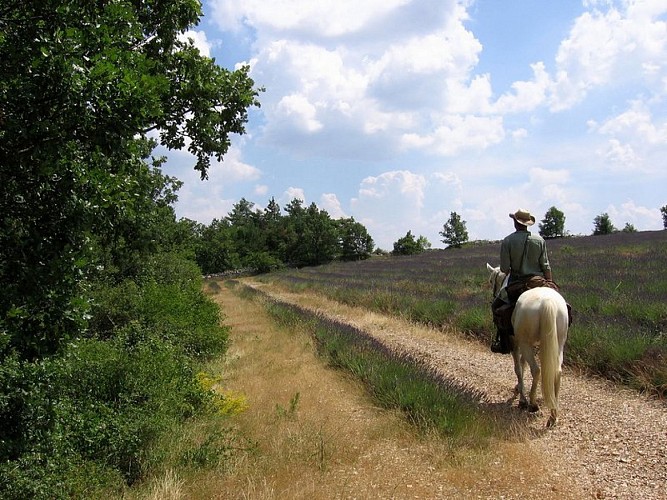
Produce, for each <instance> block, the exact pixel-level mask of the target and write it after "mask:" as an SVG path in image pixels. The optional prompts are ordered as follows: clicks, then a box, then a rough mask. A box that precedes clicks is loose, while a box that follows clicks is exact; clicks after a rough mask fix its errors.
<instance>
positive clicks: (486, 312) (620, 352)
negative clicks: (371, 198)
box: [263, 231, 667, 396]
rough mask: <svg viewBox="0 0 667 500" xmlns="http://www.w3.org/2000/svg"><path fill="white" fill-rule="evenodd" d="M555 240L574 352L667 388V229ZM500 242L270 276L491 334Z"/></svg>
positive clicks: (644, 386) (572, 358) (592, 363)
mask: <svg viewBox="0 0 667 500" xmlns="http://www.w3.org/2000/svg"><path fill="white" fill-rule="evenodd" d="M548 246H549V254H550V260H551V264H552V267H553V270H554V279H555V280H556V282H557V283H558V284H559V285H560V287H561V292H562V293H563V295H564V296H565V298H566V300H567V301H568V302H569V303H570V304H571V305H572V306H573V309H574V314H575V322H574V324H573V325H572V328H571V330H570V338H569V340H568V345H567V352H566V358H567V360H566V361H567V362H568V363H570V364H574V365H577V366H579V367H581V368H584V369H586V370H588V371H590V372H593V373H596V374H601V375H604V376H606V377H609V378H614V379H621V380H623V381H624V382H626V383H629V384H630V385H632V386H635V387H637V388H639V389H641V390H648V391H651V392H653V393H656V394H659V395H662V396H664V395H665V394H667V362H666V361H667V360H666V358H667V231H649V232H639V233H616V234H611V235H605V236H587V237H572V238H562V239H556V240H550V241H549V242H548ZM499 249H500V243H489V244H482V245H478V246H469V247H467V248H463V249H448V250H432V251H428V252H425V253H423V254H419V255H415V256H407V257H374V258H372V259H369V260H366V261H361V262H348V263H342V262H338V263H332V264H328V265H325V266H319V267H313V268H303V269H298V270H295V269H293V270H288V271H283V272H279V273H273V274H270V275H266V276H265V277H264V278H263V279H265V280H270V281H274V282H276V283H280V284H282V285H284V286H287V287H289V288H291V289H297V290H298V289H306V288H310V289H314V290H317V291H318V292H321V293H324V294H326V295H328V296H330V297H332V298H334V299H336V300H338V301H341V302H345V303H349V304H354V305H361V306H364V307H367V308H370V309H373V310H378V311H381V312H384V313H389V314H396V315H401V316H403V317H406V318H409V319H412V320H415V321H419V322H422V323H425V324H429V325H432V326H435V327H437V328H447V327H454V328H457V329H459V330H462V331H464V332H466V333H468V334H470V335H471V336H474V337H477V338H480V339H482V340H483V341H487V340H488V339H489V338H490V336H491V333H492V329H493V328H492V322H491V314H490V302H491V291H490V289H489V287H488V285H487V277H488V274H487V271H486V263H487V262H488V263H490V264H492V265H496V264H497V263H498V259H499V257H498V254H499Z"/></svg>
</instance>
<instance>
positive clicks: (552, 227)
mask: <svg viewBox="0 0 667 500" xmlns="http://www.w3.org/2000/svg"><path fill="white" fill-rule="evenodd" d="M538 226H539V230H540V235H541V236H542V237H543V238H562V237H563V236H565V214H564V213H563V212H561V211H560V210H558V209H557V208H556V207H551V208H550V209H549V210H547V212H546V214H544V219H542V221H541V222H540V223H539V224H538Z"/></svg>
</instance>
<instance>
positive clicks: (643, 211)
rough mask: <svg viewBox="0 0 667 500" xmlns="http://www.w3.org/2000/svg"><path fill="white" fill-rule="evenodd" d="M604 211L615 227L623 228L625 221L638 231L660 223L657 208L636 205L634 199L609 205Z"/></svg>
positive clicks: (660, 217) (659, 214)
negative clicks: (619, 204)
mask: <svg viewBox="0 0 667 500" xmlns="http://www.w3.org/2000/svg"><path fill="white" fill-rule="evenodd" d="M606 212H607V213H608V214H609V218H610V219H611V221H612V223H613V224H614V226H615V227H616V228H617V229H623V228H624V227H625V224H626V223H629V224H632V225H633V226H634V227H635V229H637V230H638V231H645V230H649V229H655V228H659V227H661V225H662V214H661V212H660V209H659V208H649V207H644V206H641V205H637V204H636V203H635V202H634V200H628V201H626V202H624V203H621V206H620V207H616V206H615V205H610V206H609V207H608V208H607V210H606Z"/></svg>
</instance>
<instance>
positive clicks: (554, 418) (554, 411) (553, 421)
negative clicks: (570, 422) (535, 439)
mask: <svg viewBox="0 0 667 500" xmlns="http://www.w3.org/2000/svg"><path fill="white" fill-rule="evenodd" d="M557 422H558V410H557V409H555V408H554V409H552V410H551V414H550V415H549V420H547V427H554V426H555V425H556V423H557Z"/></svg>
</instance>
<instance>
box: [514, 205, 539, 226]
mask: <svg viewBox="0 0 667 500" xmlns="http://www.w3.org/2000/svg"><path fill="white" fill-rule="evenodd" d="M510 217H511V218H512V219H514V220H515V221H517V222H518V223H519V224H522V225H524V226H532V225H533V224H535V217H533V216H532V215H530V212H529V211H528V210H524V209H523V208H520V209H519V210H517V211H516V212H514V213H513V214H510Z"/></svg>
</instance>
